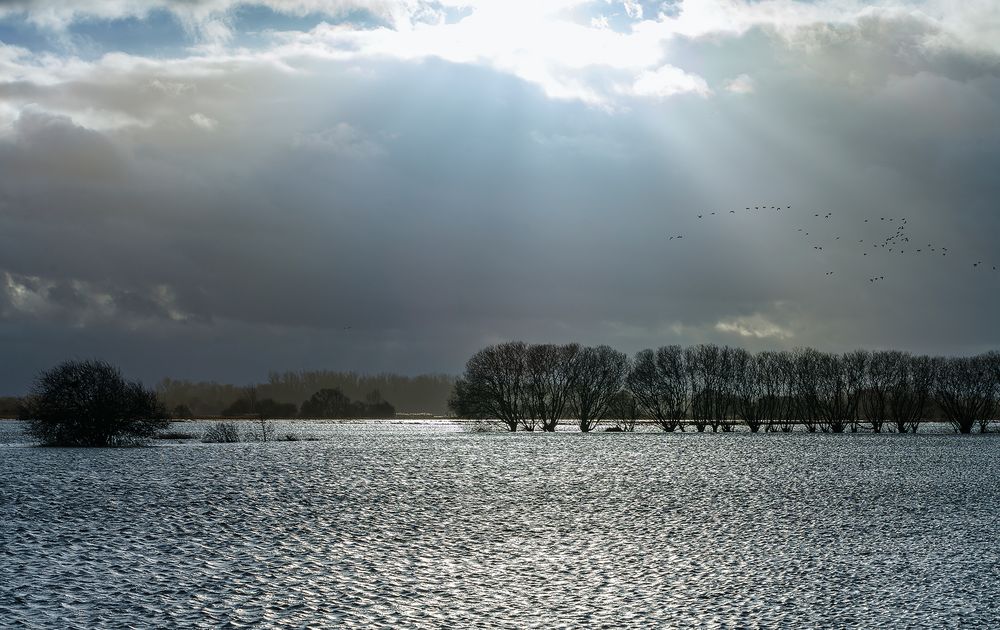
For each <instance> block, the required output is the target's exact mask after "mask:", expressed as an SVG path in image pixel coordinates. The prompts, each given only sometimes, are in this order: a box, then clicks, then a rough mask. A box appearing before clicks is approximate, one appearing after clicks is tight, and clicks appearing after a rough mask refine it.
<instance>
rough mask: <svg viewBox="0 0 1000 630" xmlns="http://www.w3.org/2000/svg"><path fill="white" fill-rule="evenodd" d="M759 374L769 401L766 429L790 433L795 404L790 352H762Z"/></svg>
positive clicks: (793, 371) (794, 417)
mask: <svg viewBox="0 0 1000 630" xmlns="http://www.w3.org/2000/svg"><path fill="white" fill-rule="evenodd" d="M759 360H760V362H761V374H762V377H763V379H764V383H765V389H766V394H765V395H766V396H767V398H768V400H769V402H770V404H769V405H768V409H767V413H768V416H769V418H770V420H769V422H768V424H767V430H768V431H775V430H779V431H781V432H782V433H790V432H791V431H792V430H793V429H794V428H795V419H796V415H797V405H796V403H795V382H796V381H795V360H794V357H793V355H792V354H791V353H789V352H786V351H782V352H762V353H760V356H759Z"/></svg>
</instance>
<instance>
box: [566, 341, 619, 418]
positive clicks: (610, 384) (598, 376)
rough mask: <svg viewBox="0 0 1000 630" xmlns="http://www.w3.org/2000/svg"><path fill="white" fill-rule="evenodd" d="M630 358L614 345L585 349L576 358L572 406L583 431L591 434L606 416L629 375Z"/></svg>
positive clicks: (571, 394) (571, 395) (571, 392)
mask: <svg viewBox="0 0 1000 630" xmlns="http://www.w3.org/2000/svg"><path fill="white" fill-rule="evenodd" d="M628 369H629V360H628V357H627V356H626V355H625V353H623V352H619V351H617V350H615V349H614V348H611V347H610V346H598V347H596V348H589V347H588V348H582V349H581V350H580V351H579V354H578V355H577V357H576V382H575V384H574V385H573V388H572V390H571V391H570V398H571V403H570V404H571V407H572V409H573V411H574V412H575V413H576V417H577V418H578V420H579V424H580V430H581V431H583V432H584V433H587V432H589V431H591V430H593V429H594V427H596V426H597V424H598V423H599V422H600V421H601V420H602V419H603V418H604V417H605V416H606V414H607V413H608V408H609V406H610V404H611V401H612V400H613V399H614V397H615V396H616V395H617V394H618V393H619V392H620V391H621V389H622V387H623V386H624V384H625V377H627V376H628Z"/></svg>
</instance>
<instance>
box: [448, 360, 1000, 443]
mask: <svg viewBox="0 0 1000 630" xmlns="http://www.w3.org/2000/svg"><path fill="white" fill-rule="evenodd" d="M998 395H1000V353H997V352H991V353H988V354H982V355H978V356H974V357H927V356H915V355H911V354H909V353H905V352H898V351H878V352H869V351H866V350H857V351H854V352H849V353H845V354H832V353H825V352H820V351H818V350H814V349H811V348H804V349H797V350H793V351H782V352H759V353H756V354H754V353H751V352H748V351H747V350H744V349H742V348H732V347H729V346H717V345H714V344H702V345H697V346H692V347H688V348H682V347H681V346H676V345H674V346H663V347H661V348H658V349H656V350H642V351H641V352H639V353H637V354H636V355H635V357H634V358H633V359H631V360H630V359H629V358H628V357H627V356H626V355H625V354H624V353H622V352H619V351H617V350H615V349H613V348H610V347H608V346H597V347H584V346H580V345H579V344H567V345H554V344H530V345H529V344H526V343H524V342H520V341H515V342H508V343H501V344H497V345H493V346H489V347H487V348H483V349H482V350H480V351H479V352H477V353H476V354H474V355H473V356H472V358H471V359H469V361H468V363H467V364H466V366H465V373H464V374H463V375H462V377H461V378H460V379H459V380H458V381H457V382H456V384H455V388H454V390H453V392H452V397H451V400H450V401H449V406H450V407H451V409H452V411H453V412H454V413H455V414H456V415H458V416H461V417H467V418H492V419H497V420H499V421H500V422H501V423H503V424H504V425H505V426H506V427H507V429H509V430H510V431H516V430H517V429H518V428H521V429H522V430H526V431H534V430H536V429H541V430H542V431H555V430H556V427H557V426H558V425H559V423H560V422H561V421H563V420H566V419H568V418H574V419H576V421H577V423H578V425H579V428H580V430H581V431H584V432H587V431H591V430H593V429H594V428H595V427H596V426H597V425H598V423H600V422H601V421H602V420H605V419H614V420H615V421H616V424H617V425H618V427H619V428H620V429H622V430H625V431H631V430H634V427H635V423H636V421H637V419H639V418H645V419H649V420H652V421H653V422H655V423H656V424H657V425H659V426H660V427H661V428H662V429H663V430H664V431H676V430H678V429H680V430H682V431H683V430H684V428H685V427H687V426H693V427H694V428H695V429H697V430H698V431H705V430H706V429H707V428H709V427H711V429H712V430H713V431H719V430H721V431H732V430H733V428H734V426H736V425H740V424H742V425H745V426H747V427H748V428H749V429H750V430H751V431H753V432H755V433H756V432H758V431H760V430H761V429H763V430H765V431H785V432H788V431H791V430H792V429H793V427H794V426H795V425H802V426H804V427H805V428H806V430H808V431H810V432H815V431H823V432H830V433H842V432H844V431H847V430H850V431H858V430H860V429H862V428H864V429H865V430H870V431H873V432H876V433H878V432H882V431H884V430H887V429H892V430H895V431H897V432H899V433H906V432H916V431H917V428H918V426H919V425H920V423H921V422H927V421H931V420H942V421H947V422H949V423H951V424H952V426H954V428H955V430H956V431H958V432H960V433H971V432H972V431H973V429H974V428H975V427H976V426H977V425H978V426H979V429H980V431H982V432H986V430H987V427H988V425H989V423H990V421H991V420H992V419H994V418H995V417H996V414H997V411H998V409H997V401H998Z"/></svg>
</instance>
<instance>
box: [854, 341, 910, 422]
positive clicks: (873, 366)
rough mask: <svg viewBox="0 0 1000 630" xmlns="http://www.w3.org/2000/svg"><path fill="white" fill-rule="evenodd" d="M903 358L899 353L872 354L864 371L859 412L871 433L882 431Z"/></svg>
mask: <svg viewBox="0 0 1000 630" xmlns="http://www.w3.org/2000/svg"><path fill="white" fill-rule="evenodd" d="M903 360H904V357H903V353H901V352H895V351H890V352H873V353H872V354H871V356H870V357H869V358H868V369H866V370H865V378H864V382H863V392H862V395H861V412H862V416H863V417H864V419H865V421H866V422H867V423H868V425H869V426H870V427H871V429H872V431H874V432H875V433H878V432H879V431H881V430H882V425H883V424H884V423H885V421H886V418H887V417H888V413H889V392H890V389H891V388H892V385H893V383H894V382H896V380H897V378H898V377H897V374H898V372H899V370H900V369H901V363H902V362H903Z"/></svg>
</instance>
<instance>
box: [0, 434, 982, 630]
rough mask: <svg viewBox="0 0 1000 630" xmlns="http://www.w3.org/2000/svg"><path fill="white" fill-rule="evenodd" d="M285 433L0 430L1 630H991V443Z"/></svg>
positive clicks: (931, 438)
mask: <svg viewBox="0 0 1000 630" xmlns="http://www.w3.org/2000/svg"><path fill="white" fill-rule="evenodd" d="M190 426H191V425H183V426H182V427H181V430H187V429H188V428H189V427H190ZM299 428H301V427H299ZM303 431H305V432H310V433H313V434H315V435H316V436H317V437H319V438H321V439H320V440H319V441H312V442H288V443H286V442H281V443H268V444H258V443H251V444H201V443H197V442H188V443H169V442H160V443H158V444H157V446H154V447H150V448H141V449H95V450H84V449H48V448H34V447H30V446H25V445H24V444H22V443H21V442H23V440H22V438H20V437H19V434H18V432H19V427H18V426H17V425H16V424H13V423H0V625H2V626H4V627H7V626H24V627H28V628H36V627H37V628H42V627H45V628H104V627H109V628H110V627H121V626H138V627H148V626H158V627H177V628H186V627H206V628H214V627H219V626H222V625H227V624H228V625H229V626H230V627H244V626H261V625H263V626H282V627H305V626H328V627H348V628H350V627H356V628H372V627H383V628H404V627H409V628H432V627H449V628H459V627H477V628H479V627H503V628H531V627H537V628H557V627H565V628H580V627H615V628H618V627H634V628H646V627H650V626H661V627H692V626H696V627H704V628H715V627H719V628H722V627H727V628H728V627H784V628H807V627H837V628H844V627H860V628H880V627H886V628H889V627H900V628H902V627H906V628H948V627H954V628H958V627H961V628H988V627H998V626H1000V557H998V555H1000V554H998V550H1000V528H998V521H1000V481H998V478H997V475H998V471H1000V441H998V440H1000V437H998V436H995V435H983V436H980V435H973V436H954V435H915V436H914V435H895V434H888V435H850V434H848V435H813V434H789V435H785V434H760V435H750V434H714V435H713V434H708V435H696V434H690V433H688V434H657V433H645V434H632V435H628V434H591V435H583V434H578V433H566V434H555V435H544V434H515V435H510V434H503V433H486V434H479V433H468V432H462V431H461V430H459V429H458V428H457V427H454V426H448V425H419V424H418V425H412V424H411V425H395V424H385V425H371V426H362V425H333V424H331V425H309V426H308V427H306V428H304V429H303Z"/></svg>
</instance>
